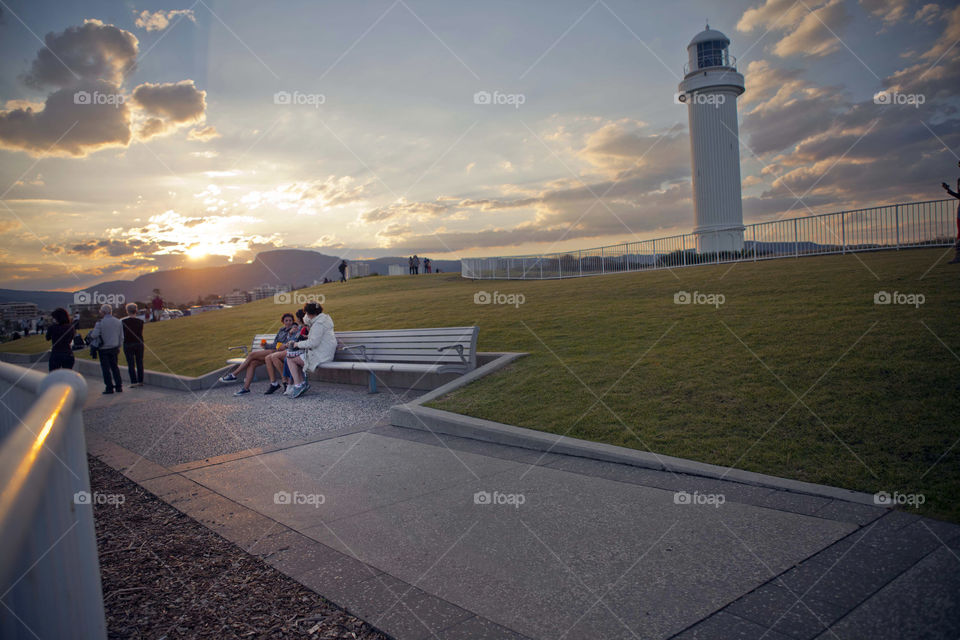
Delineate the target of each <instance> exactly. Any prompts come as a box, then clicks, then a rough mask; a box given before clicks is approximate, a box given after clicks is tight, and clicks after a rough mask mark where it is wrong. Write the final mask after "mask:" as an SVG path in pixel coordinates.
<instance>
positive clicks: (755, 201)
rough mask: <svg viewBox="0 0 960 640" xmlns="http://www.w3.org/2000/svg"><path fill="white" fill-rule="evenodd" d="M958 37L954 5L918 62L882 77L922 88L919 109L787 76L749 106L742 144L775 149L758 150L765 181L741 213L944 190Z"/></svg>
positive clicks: (888, 85) (863, 202)
mask: <svg viewBox="0 0 960 640" xmlns="http://www.w3.org/2000/svg"><path fill="white" fill-rule="evenodd" d="M958 39H960V8H957V9H955V10H953V11H952V12H951V13H950V15H949V18H948V20H947V22H946V24H945V26H944V29H943V31H942V33H941V34H940V35H939V37H937V38H936V39H935V40H934V41H933V42H932V43H931V44H930V45H929V49H928V50H926V51H924V52H922V53H921V54H920V55H919V56H918V57H919V59H921V60H923V61H924V62H921V63H918V64H914V65H911V66H908V67H906V68H904V69H900V70H898V71H896V72H894V73H892V74H891V75H889V76H888V77H886V78H884V79H883V81H882V85H883V87H884V88H885V89H886V90H887V91H888V92H891V93H898V94H906V95H908V96H923V97H924V102H923V104H922V105H921V106H920V107H918V106H917V105H916V103H914V105H913V106H911V105H909V104H876V103H875V102H874V101H873V99H867V100H864V101H859V102H858V101H853V100H851V99H850V98H849V97H848V96H847V95H846V94H845V93H844V92H841V91H839V90H833V89H830V88H826V87H816V86H814V85H812V84H809V83H806V82H803V81H794V82H792V83H791V84H790V86H789V89H787V88H784V89H782V90H781V92H778V95H779V98H778V99H769V100H767V101H766V102H765V103H762V105H761V106H762V108H760V106H758V107H757V108H755V109H754V110H753V111H752V112H750V113H748V114H747V115H746V116H745V117H744V120H743V126H742V132H743V134H744V135H745V136H746V139H747V140H748V146H749V147H750V148H752V149H753V150H754V151H755V152H757V153H759V154H765V153H768V152H774V153H776V155H775V156H774V157H773V158H761V161H762V162H764V163H765V164H766V166H765V167H764V169H763V171H762V172H761V175H763V176H766V178H767V180H769V186H768V188H767V189H766V190H765V191H764V192H763V193H762V194H761V195H760V196H759V197H758V198H749V199H745V200H744V209H745V211H748V210H749V211H753V212H756V211H761V210H766V211H768V212H771V211H775V210H776V208H777V207H778V206H782V204H783V203H786V202H789V201H790V200H791V199H793V205H792V206H793V207H794V210H793V211H792V212H791V215H797V214H798V213H799V214H803V213H807V211H806V208H805V207H804V204H805V205H807V206H810V207H813V206H816V205H817V203H822V204H823V205H826V204H829V205H830V208H831V209H840V208H850V207H853V206H869V205H872V204H874V203H877V202H892V201H898V200H899V201H903V200H906V199H922V200H929V199H933V198H939V197H941V195H942V192H941V191H940V190H939V189H938V188H937V187H938V184H939V181H940V179H941V178H939V176H941V175H942V174H943V172H944V171H945V170H946V169H947V168H949V167H952V166H954V165H955V158H954V156H953V155H952V152H951V151H950V150H951V149H956V148H960V115H958V114H960V112H958V110H957V98H956V93H955V91H954V90H953V87H955V86H956V85H957V84H958V83H960V50H958V49H957V48H956V47H952V45H953V44H954V43H955V42H956V41H957V40H958ZM770 71H771V72H772V73H775V72H776V69H770ZM784 86H785V87H786V85H784ZM781 93H782V95H781ZM928 127H929V128H928ZM931 130H932V131H933V132H934V133H931ZM764 182H766V181H764ZM795 195H796V196H803V200H804V203H803V204H798V203H796V197H795ZM748 200H749V205H750V207H749V209H748V206H747V203H748ZM781 211H784V210H783V209H781Z"/></svg>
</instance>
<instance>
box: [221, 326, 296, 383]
mask: <svg viewBox="0 0 960 640" xmlns="http://www.w3.org/2000/svg"><path fill="white" fill-rule="evenodd" d="M281 320H282V322H283V327H281V329H280V330H279V331H277V335H276V337H274V339H273V340H272V341H271V342H266V343H261V347H262V348H261V349H257V350H255V351H251V352H250V353H248V354H247V357H246V358H244V359H243V362H241V363H240V364H239V365H237V368H236V369H234V370H233V371H231V372H230V373H228V374H227V375H225V376H222V377H221V378H220V382H233V381H234V380H236V379H237V374H239V373H240V372H241V371H244V370H246V372H247V373H246V376H244V380H243V388H242V389H240V390H238V391H237V392H236V393H235V394H233V395H235V396H242V395H244V394H245V393H250V383H251V382H253V375H254V373H255V372H256V370H257V367H258V366H260V365H261V364H264V362H265V361H266V359H267V356H268V355H270V354H271V353H275V352H276V350H277V344H278V343H281V342H283V343H286V342H288V341H289V340H290V339H292V338H295V337H296V336H297V334H298V333H299V331H300V327H298V326H296V323H295V322H294V320H293V314H292V313H285V314H283V316H282V317H281Z"/></svg>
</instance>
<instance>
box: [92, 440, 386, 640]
mask: <svg viewBox="0 0 960 640" xmlns="http://www.w3.org/2000/svg"><path fill="white" fill-rule="evenodd" d="M89 461H90V486H91V491H92V492H96V493H100V494H108V495H123V499H122V500H123V503H122V504H110V503H109V502H103V503H96V501H95V504H94V520H95V522H96V529H97V547H98V549H99V555H100V575H101V579H102V582H103V601H104V608H105V609H106V615H107V630H108V635H109V637H110V638H161V639H163V638H170V639H173V638H309V639H312V640H332V639H334V638H337V639H340V638H349V639H350V640H356V639H360V640H387V637H386V636H384V635H383V634H381V633H379V632H377V631H376V630H374V629H373V628H372V627H370V625H368V624H367V623H365V622H363V621H362V620H359V619H357V618H355V617H353V616H351V615H350V614H348V613H346V612H345V611H343V610H342V609H339V608H338V607H336V606H335V605H333V604H331V603H330V602H327V601H326V600H324V599H323V598H321V597H320V596H318V595H317V594H315V593H314V592H312V591H310V590H309V589H307V588H305V587H304V586H302V585H300V584H299V583H297V582H295V581H294V580H293V579H291V578H289V577H287V576H285V575H283V574H282V573H280V572H279V571H277V570H275V569H273V568H272V567H270V566H269V565H267V564H266V563H264V562H263V561H262V560H260V559H259V558H256V557H254V556H251V555H249V554H248V553H246V552H244V551H243V550H242V549H240V548H239V547H237V546H235V545H233V544H232V543H230V542H228V541H227V540H225V539H223V538H221V537H220V536H218V535H217V534H215V533H214V532H212V531H210V530H209V529H207V528H206V527H204V526H202V525H201V524H199V523H197V522H196V521H195V520H193V519H192V518H189V517H188V516H186V515H184V514H182V513H180V512H179V511H177V510H176V509H174V508H173V507H171V506H170V505H168V504H166V503H165V502H163V501H161V500H159V499H158V498H156V497H155V496H154V495H152V494H151V493H149V492H147V491H145V490H144V489H142V488H141V487H140V486H138V485H137V484H135V483H134V482H132V481H130V480H128V479H127V478H125V477H123V476H122V475H121V474H120V473H119V472H117V471H115V470H114V469H112V468H110V467H109V466H107V465H105V464H103V463H102V462H100V461H99V460H97V459H95V458H92V457H91V458H89ZM118 500H119V499H115V500H113V502H117V501H118Z"/></svg>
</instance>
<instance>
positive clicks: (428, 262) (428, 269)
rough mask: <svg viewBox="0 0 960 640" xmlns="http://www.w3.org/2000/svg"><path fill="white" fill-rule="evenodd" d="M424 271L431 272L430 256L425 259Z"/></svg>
mask: <svg viewBox="0 0 960 640" xmlns="http://www.w3.org/2000/svg"><path fill="white" fill-rule="evenodd" d="M423 272H424V273H430V258H424V259H423Z"/></svg>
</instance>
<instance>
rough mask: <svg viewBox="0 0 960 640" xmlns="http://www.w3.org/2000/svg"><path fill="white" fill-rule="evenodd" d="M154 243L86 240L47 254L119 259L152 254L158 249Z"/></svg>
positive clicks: (48, 250)
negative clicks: (120, 257) (139, 254)
mask: <svg viewBox="0 0 960 640" xmlns="http://www.w3.org/2000/svg"><path fill="white" fill-rule="evenodd" d="M159 248H160V247H159V245H158V244H157V243H155V242H146V241H143V240H137V239H127V240H86V241H84V242H78V243H76V244H74V245H72V246H69V247H50V248H49V249H45V251H47V252H48V253H62V252H66V253H69V254H73V255H81V256H87V257H105V256H109V257H114V258H115V257H119V256H129V255H133V254H136V253H152V252H154V251H157V250H158V249H159Z"/></svg>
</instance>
